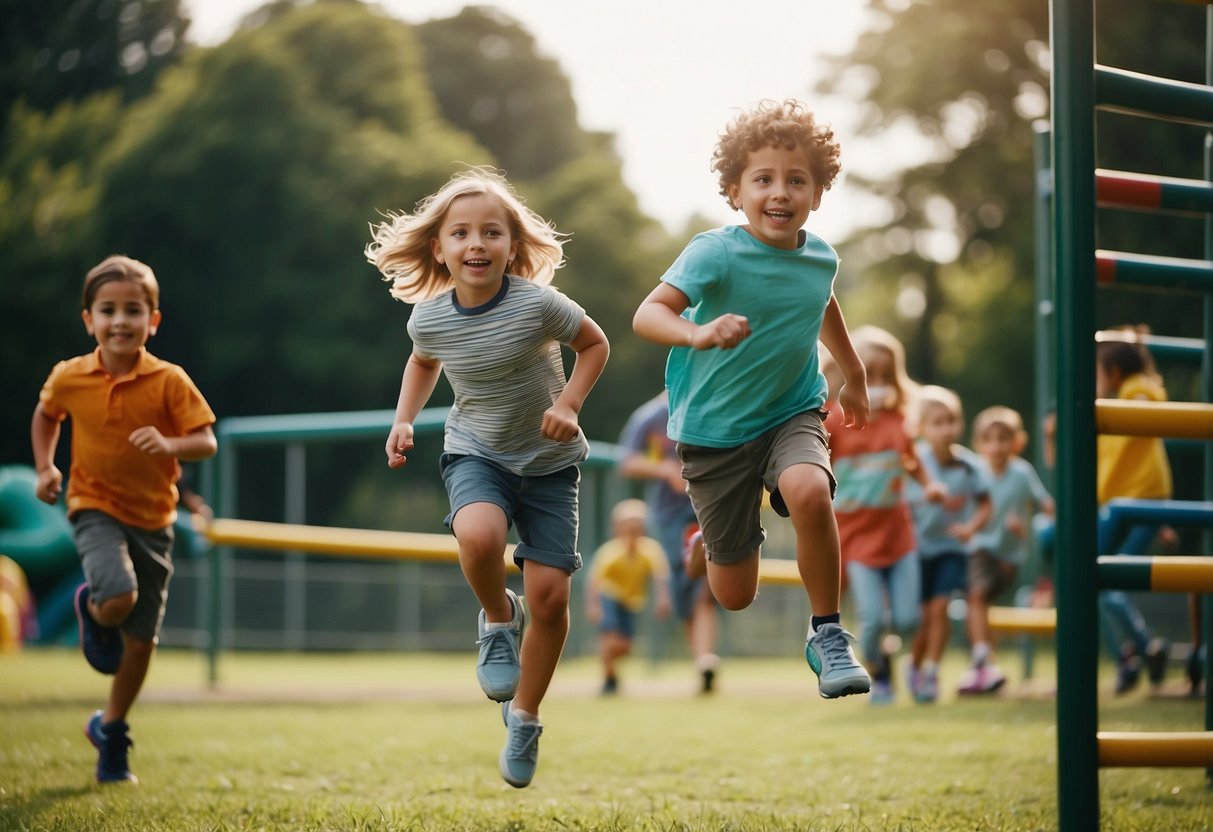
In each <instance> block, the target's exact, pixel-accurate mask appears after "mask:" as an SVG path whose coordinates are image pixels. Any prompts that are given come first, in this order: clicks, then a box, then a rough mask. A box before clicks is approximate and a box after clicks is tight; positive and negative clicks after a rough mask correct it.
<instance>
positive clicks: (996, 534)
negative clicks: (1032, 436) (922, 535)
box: [960, 406, 1054, 694]
mask: <svg viewBox="0 0 1213 832" xmlns="http://www.w3.org/2000/svg"><path fill="white" fill-rule="evenodd" d="M972 439H973V446H974V447H975V448H976V450H977V452H978V453H979V454H980V455H981V458H982V459H983V460H984V461H985V464H986V468H987V474H988V475H989V478H990V479H989V482H990V501H991V506H992V513H991V515H990V521H989V523H987V524H986V526H985V528H983V529H982V530H981V531H980V532H978V534H977V536H976V538H975V539H974V549H973V555H972V557H971V559H970V560H969V595H968V616H967V625H968V631H969V644H970V649H971V654H970V661H969V669H968V671H967V672H966V673H965V675H964V678H963V679H962V680H961V683H960V692H961V693H962V694H980V693H991V692H993V691H996V690H998V689H999V688H1000V687H1002V685H1003V683H1004V682H1005V681H1006V676H1005V675H1004V674H1003V672H1002V671H1001V670H999V668H998V665H996V664H995V663H994V661H993V659H992V658H991V648H990V645H991V641H992V639H991V636H990V604H992V603H993V601H994V599H995V598H997V597H998V596H999V595H1001V594H1002V593H1003V592H1005V591H1006V590H1008V589H1010V588H1011V587H1013V586H1014V585H1015V582H1016V580H1017V579H1018V577H1019V572H1020V569H1021V568H1022V567H1023V565H1024V563H1026V562H1027V559H1028V553H1029V534H1030V532H1031V530H1032V517H1033V516H1034V515H1036V514H1037V513H1044V514H1047V515H1050V516H1051V515H1052V514H1053V512H1054V505H1053V498H1052V497H1051V496H1049V492H1048V491H1046V490H1045V487H1044V484H1043V483H1042V482H1041V481H1040V477H1039V476H1038V475H1037V473H1036V469H1035V468H1033V467H1032V463H1030V462H1028V461H1027V460H1026V459H1024V458H1023V457H1022V456H1020V454H1021V453H1022V452H1023V449H1024V448H1025V447H1026V446H1027V444H1028V434H1027V432H1026V431H1024V429H1023V419H1022V418H1021V417H1020V415H1019V414H1018V413H1016V412H1015V411H1014V410H1012V409H1011V408H1009V407H1002V406H995V407H987V408H986V409H985V410H983V411H981V413H978V414H977V418H976V419H974V420H973V437H972Z"/></svg>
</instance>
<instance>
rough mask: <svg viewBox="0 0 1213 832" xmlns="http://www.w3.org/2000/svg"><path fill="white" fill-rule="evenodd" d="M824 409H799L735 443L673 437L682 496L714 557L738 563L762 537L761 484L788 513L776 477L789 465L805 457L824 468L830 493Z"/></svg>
mask: <svg viewBox="0 0 1213 832" xmlns="http://www.w3.org/2000/svg"><path fill="white" fill-rule="evenodd" d="M823 415H824V414H823V412H822V411H817V410H812V411H809V412H807V413H801V414H799V415H798V416H793V417H792V418H791V419H789V420H788V421H786V422H784V423H783V424H782V425H779V426H777V427H774V428H772V429H771V430H769V431H767V432H766V433H764V434H763V435H762V436H759V437H758V438H757V439H752V440H750V441H749V442H746V443H745V444H744V445H738V446H737V447H735V448H706V447H703V446H701V445H686V444H683V443H681V442H679V443H678V457H679V459H681V460H682V476H683V479H685V480H686V481H687V496H689V497H690V498H691V504H692V505H694V506H695V516H696V517H698V518H699V527H700V529H701V530H702V531H703V541H704V547H705V549H706V550H707V553H708V558H709V559H710V560H711V561H712V562H713V563H719V564H731V563H740V562H742V561H744V560H745V559H746V558H748V557H749V556H750V555H752V554H753V553H754V552H755V551H756V550H757V549H758V547H759V546H761V545H762V542H763V541H764V540H766V531H765V530H764V529H763V528H762V522H761V519H760V516H759V512H760V510H761V509H762V490H763V488H764V487H765V488H766V490H768V491H770V492H771V507H772V508H774V509H775V511H776V513H778V514H779V515H781V516H783V517H787V516H788V511H787V507H786V506H785V505H784V502H783V497H782V496H781V495H780V494H779V477H780V475H782V474H783V472H784V471H786V470H787V469H788V468H791V467H792V466H793V465H801V464H804V463H809V464H812V465H817V466H818V467H820V468H822V469H824V470H825V472H826V474H827V475H828V476H829V478H830V493H831V494H833V493H834V487H835V485H836V483H835V481H834V472H833V470H832V469H831V468H830V452H829V444H828V443H829V434H827V433H826V429H825V426H824V425H823V424H822V417H823Z"/></svg>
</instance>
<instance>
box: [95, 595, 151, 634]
mask: <svg viewBox="0 0 1213 832" xmlns="http://www.w3.org/2000/svg"><path fill="white" fill-rule="evenodd" d="M137 600H139V593H138V592H136V591H134V590H131V591H130V592H123V593H122V594H121V595H115V596H113V597H112V598H106V599H105V600H104V601H102V602H101V603H100V604H98V603H94V601H93V599H92V598H89V599H88V611H89V614H90V615H92V617H93V620H94V621H96V622H97V623H98V624H100V625H101V626H102V627H117V626H118V625H119V624H121V623H122V622H123V621H125V620H126V617H127V616H128V615H130V614H131V610H133V609H134V608H135V602H136V601H137Z"/></svg>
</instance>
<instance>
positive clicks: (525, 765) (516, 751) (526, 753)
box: [497, 702, 543, 789]
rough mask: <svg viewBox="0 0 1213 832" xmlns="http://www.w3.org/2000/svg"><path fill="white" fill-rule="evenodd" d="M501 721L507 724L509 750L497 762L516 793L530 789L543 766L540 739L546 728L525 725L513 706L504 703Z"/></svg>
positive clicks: (535, 723) (506, 740) (538, 725)
mask: <svg viewBox="0 0 1213 832" xmlns="http://www.w3.org/2000/svg"><path fill="white" fill-rule="evenodd" d="M501 719H502V721H503V722H504V723H505V748H503V749H501V756H500V757H498V758H497V765H498V768H500V769H501V776H502V777H504V778H505V782H507V783H509V784H510V785H511V786H513V787H514V788H516V789H522V788H526V787H527V786H529V785H530V784H531V778H533V777H534V776H535V766H537V765H538V764H539V735H540V734H542V733H543V725H542V724H541V723H538V722H523V721H522V719H521V718H519V717H518V716H516V715H515V714H514V712H513V711H511V710H510V703H509V702H502V703H501Z"/></svg>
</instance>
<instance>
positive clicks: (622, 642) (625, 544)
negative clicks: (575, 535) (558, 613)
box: [586, 500, 670, 695]
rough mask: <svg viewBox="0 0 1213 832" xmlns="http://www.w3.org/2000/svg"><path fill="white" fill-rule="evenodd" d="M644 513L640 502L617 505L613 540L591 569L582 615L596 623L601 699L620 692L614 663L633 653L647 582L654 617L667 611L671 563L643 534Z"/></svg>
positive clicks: (595, 559)
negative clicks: (653, 600) (653, 596)
mask: <svg viewBox="0 0 1213 832" xmlns="http://www.w3.org/2000/svg"><path fill="white" fill-rule="evenodd" d="M647 515H648V509H647V507H646V506H645V504H644V501H643V500H623V501H622V502H620V503H618V504H617V505H616V506H615V508H614V510H613V511H612V512H611V527H612V530H613V533H614V537H612V538H611V539H610V540H608V541H607V542H606V543H603V544H602V545H601V546H599V547H598V551H597V552H595V553H594V561H593V564H592V565H591V567H590V580H589V583H588V585H587V587H586V590H587V594H588V598H587V603H586V612H587V615H588V617H589V619H590V621H592V622H594V623H595V624H596V625H598V633H599V637H598V643H599V655H600V656H601V657H602V671H603V683H602V692H603V694H604V695H610V694H613V693H615V692H617V691H618V690H619V677H618V673H617V666H618V662H619V660H620V659H621V658H623V657H624V656H626V655H628V654H629V653H631V652H632V639H633V638H634V637H635V635H636V614H637V613H639V612H640V611H642V610H643V609H644V605H645V602H646V601H647V600H648V593H649V582H650V581H651V582H652V583H653V586H654V588H655V594H656V596H657V608H656V610H655V612H656V614H657V617H658V618H665V617H666V616H667V615H669V613H670V595H669V588H668V584H669V565H668V564H667V563H666V557H665V552H664V550H663V549H662V548H661V544H660V543H658V542H657V541H656V540H654V539H653V538H651V537H646V536H645V534H644V531H645V521H646V520H647Z"/></svg>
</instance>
